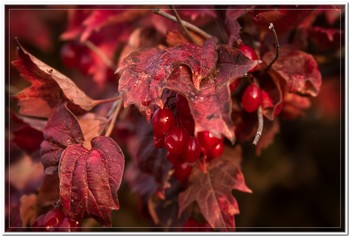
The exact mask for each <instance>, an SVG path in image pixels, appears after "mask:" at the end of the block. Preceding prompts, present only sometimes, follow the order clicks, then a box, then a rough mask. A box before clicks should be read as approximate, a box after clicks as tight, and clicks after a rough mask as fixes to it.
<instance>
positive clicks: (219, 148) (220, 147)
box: [208, 140, 224, 159]
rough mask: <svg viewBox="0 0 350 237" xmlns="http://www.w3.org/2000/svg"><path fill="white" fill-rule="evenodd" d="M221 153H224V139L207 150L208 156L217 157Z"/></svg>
mask: <svg viewBox="0 0 350 237" xmlns="http://www.w3.org/2000/svg"><path fill="white" fill-rule="evenodd" d="M222 153H224V141H223V140H220V142H219V144H217V145H216V146H215V147H214V148H213V149H211V150H210V151H209V152H208V157H210V158H213V159H217V158H219V157H220V156H221V155H222Z"/></svg>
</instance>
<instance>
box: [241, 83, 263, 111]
mask: <svg viewBox="0 0 350 237" xmlns="http://www.w3.org/2000/svg"><path fill="white" fill-rule="evenodd" d="M261 101H262V96H261V90H260V88H259V86H258V85H257V84H256V83H253V84H251V85H250V86H248V87H247V88H246V89H245V91H244V93H243V97H242V106H243V109H244V110H245V111H247V112H249V113H251V112H254V111H256V110H257V109H258V108H259V106H260V105H261Z"/></svg>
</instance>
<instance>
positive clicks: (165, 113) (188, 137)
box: [152, 94, 224, 181]
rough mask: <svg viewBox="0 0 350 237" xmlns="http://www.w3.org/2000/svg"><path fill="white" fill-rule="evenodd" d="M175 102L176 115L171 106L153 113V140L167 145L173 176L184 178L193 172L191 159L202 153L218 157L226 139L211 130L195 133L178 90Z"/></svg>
mask: <svg viewBox="0 0 350 237" xmlns="http://www.w3.org/2000/svg"><path fill="white" fill-rule="evenodd" d="M175 106H176V116H175V115H174V113H173V111H172V110H171V109H169V108H163V109H161V108H159V109H157V110H156V111H155V113H154V114H153V117H152V126H153V129H154V137H153V139H154V140H153V141H154V145H155V146H156V147H158V148H162V147H165V148H166V149H167V151H168V152H167V159H168V160H169V161H170V162H171V163H172V164H173V165H174V176H175V177H176V178H177V179H178V180H181V181H185V180H187V178H188V176H189V175H190V173H191V170H192V165H191V163H193V162H195V161H197V160H198V159H199V158H200V157H201V156H202V155H204V156H205V160H206V161H209V160H210V159H216V158H219V157H220V156H221V155H222V153H223V151H224V142H223V139H220V138H217V137H214V136H213V135H212V134H211V133H210V132H209V131H203V132H199V133H198V134H197V137H195V136H194V121H193V118H192V115H191V111H190V108H189V106H188V102H187V100H186V98H185V97H183V96H182V95H180V94H177V95H176V100H175Z"/></svg>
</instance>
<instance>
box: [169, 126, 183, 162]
mask: <svg viewBox="0 0 350 237" xmlns="http://www.w3.org/2000/svg"><path fill="white" fill-rule="evenodd" d="M187 137H188V135H187V134H186V131H185V130H184V129H183V128H180V127H173V128H171V129H170V130H169V131H168V133H167V134H166V135H165V139H164V146H165V147H166V149H167V150H168V151H169V152H170V153H171V154H174V155H177V154H181V153H182V152H183V151H185V148H186V143H187Z"/></svg>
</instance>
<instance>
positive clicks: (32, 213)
mask: <svg viewBox="0 0 350 237" xmlns="http://www.w3.org/2000/svg"><path fill="white" fill-rule="evenodd" d="M37 202H38V196H37V195H36V194H25V195H23V196H22V197H21V199H20V207H19V214H20V216H21V220H22V227H25V226H28V225H29V226H30V225H31V224H33V222H34V221H35V218H36V217H37V215H38V209H37Z"/></svg>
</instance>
